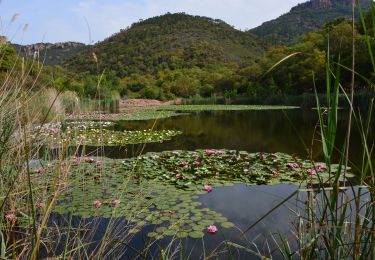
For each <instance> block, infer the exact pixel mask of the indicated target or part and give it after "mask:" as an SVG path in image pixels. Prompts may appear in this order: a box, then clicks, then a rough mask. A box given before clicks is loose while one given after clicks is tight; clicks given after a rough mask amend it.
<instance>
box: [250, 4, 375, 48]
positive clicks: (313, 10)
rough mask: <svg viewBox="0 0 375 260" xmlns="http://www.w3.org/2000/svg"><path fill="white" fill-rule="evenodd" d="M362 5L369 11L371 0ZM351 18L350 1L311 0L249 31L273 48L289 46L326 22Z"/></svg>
mask: <svg viewBox="0 0 375 260" xmlns="http://www.w3.org/2000/svg"><path fill="white" fill-rule="evenodd" d="M359 2H360V4H361V8H363V10H365V11H367V10H369V9H370V1H367V0H360V1H359ZM351 15H352V8H351V0H311V1H309V2H305V3H302V4H299V5H297V6H295V7H293V8H292V9H291V10H290V12H288V13H286V14H283V15H281V16H280V17H278V18H276V19H274V20H271V21H268V22H265V23H263V24H262V25H260V26H258V27H256V28H254V29H251V30H250V31H249V32H250V33H253V34H255V35H257V36H258V37H260V38H262V39H264V40H267V41H268V42H270V43H272V44H274V45H275V44H288V45H290V44H293V43H296V42H297V40H298V37H299V36H301V35H304V34H306V33H309V32H313V31H316V30H318V29H320V28H321V27H322V26H324V24H325V23H328V22H331V21H332V20H335V19H337V18H347V19H351ZM357 17H359V15H358V13H357Z"/></svg>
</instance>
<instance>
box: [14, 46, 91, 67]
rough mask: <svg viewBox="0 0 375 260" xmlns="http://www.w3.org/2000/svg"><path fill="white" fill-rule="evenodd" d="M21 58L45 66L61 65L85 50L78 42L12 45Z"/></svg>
mask: <svg viewBox="0 0 375 260" xmlns="http://www.w3.org/2000/svg"><path fill="white" fill-rule="evenodd" d="M14 46H15V47H16V49H17V51H18V52H19V53H20V55H21V56H22V57H24V58H25V59H27V60H30V59H34V60H35V59H38V60H41V61H43V62H45V64H47V65H56V64H61V63H62V62H64V61H65V60H67V59H69V58H70V57H72V56H73V55H75V54H77V53H79V52H80V51H82V50H83V49H84V48H85V46H86V45H85V44H83V43H79V42H59V43H36V44H29V45H24V46H22V45H17V44H15V45H14Z"/></svg>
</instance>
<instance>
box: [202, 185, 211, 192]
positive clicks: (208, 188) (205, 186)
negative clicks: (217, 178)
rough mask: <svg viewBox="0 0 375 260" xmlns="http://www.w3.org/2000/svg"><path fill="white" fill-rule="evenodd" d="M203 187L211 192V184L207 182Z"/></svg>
mask: <svg viewBox="0 0 375 260" xmlns="http://www.w3.org/2000/svg"><path fill="white" fill-rule="evenodd" d="M203 189H204V190H205V191H207V192H211V191H212V186H211V185H208V184H205V185H204V187H203Z"/></svg>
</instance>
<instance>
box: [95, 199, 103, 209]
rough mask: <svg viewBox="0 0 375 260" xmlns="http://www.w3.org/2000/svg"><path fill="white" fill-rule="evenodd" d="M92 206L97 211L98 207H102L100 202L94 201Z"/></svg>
mask: <svg viewBox="0 0 375 260" xmlns="http://www.w3.org/2000/svg"><path fill="white" fill-rule="evenodd" d="M93 205H94V207H95V208H97V209H98V208H100V206H101V205H102V203H101V201H100V200H95V201H94V204H93Z"/></svg>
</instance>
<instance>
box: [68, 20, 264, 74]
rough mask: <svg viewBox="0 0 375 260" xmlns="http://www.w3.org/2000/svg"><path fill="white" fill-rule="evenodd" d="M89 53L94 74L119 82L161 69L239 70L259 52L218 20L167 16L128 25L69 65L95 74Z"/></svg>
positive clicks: (249, 38) (255, 42)
mask: <svg viewBox="0 0 375 260" xmlns="http://www.w3.org/2000/svg"><path fill="white" fill-rule="evenodd" d="M92 52H95V54H96V56H97V58H98V61H99V68H101V69H104V68H105V69H110V70H113V71H115V72H116V74H117V75H118V76H119V77H121V78H122V77H125V76H128V75H131V74H132V73H139V72H142V73H150V74H154V73H156V72H157V71H159V70H164V69H179V68H191V67H194V66H197V67H206V66H207V65H209V64H217V63H220V64H231V65H233V64H241V63H243V62H245V61H248V60H250V59H252V60H254V59H257V58H259V57H260V56H261V54H262V52H263V47H261V44H260V43H259V41H258V40H257V39H256V38H255V37H254V36H252V35H249V34H247V33H244V32H242V31H239V30H236V29H234V28H233V27H231V26H229V25H228V24H226V23H224V22H223V21H221V20H215V19H211V18H206V17H200V16H191V15H186V14H184V13H177V14H169V13H168V14H166V15H163V16H158V17H154V18H150V19H147V20H145V21H140V22H138V23H135V24H133V25H132V26H131V27H130V28H128V29H125V30H122V31H121V32H119V33H117V34H115V35H113V36H111V37H109V38H108V39H106V40H104V41H103V42H100V43H98V44H96V45H94V46H93V47H92V49H91V50H89V51H87V52H86V53H85V54H83V55H80V56H78V57H76V58H74V59H72V60H70V61H69V62H68V65H69V66H71V67H73V68H74V69H75V70H78V71H82V72H83V71H89V72H91V73H92V72H96V64H95V62H94V60H93V59H92Z"/></svg>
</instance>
